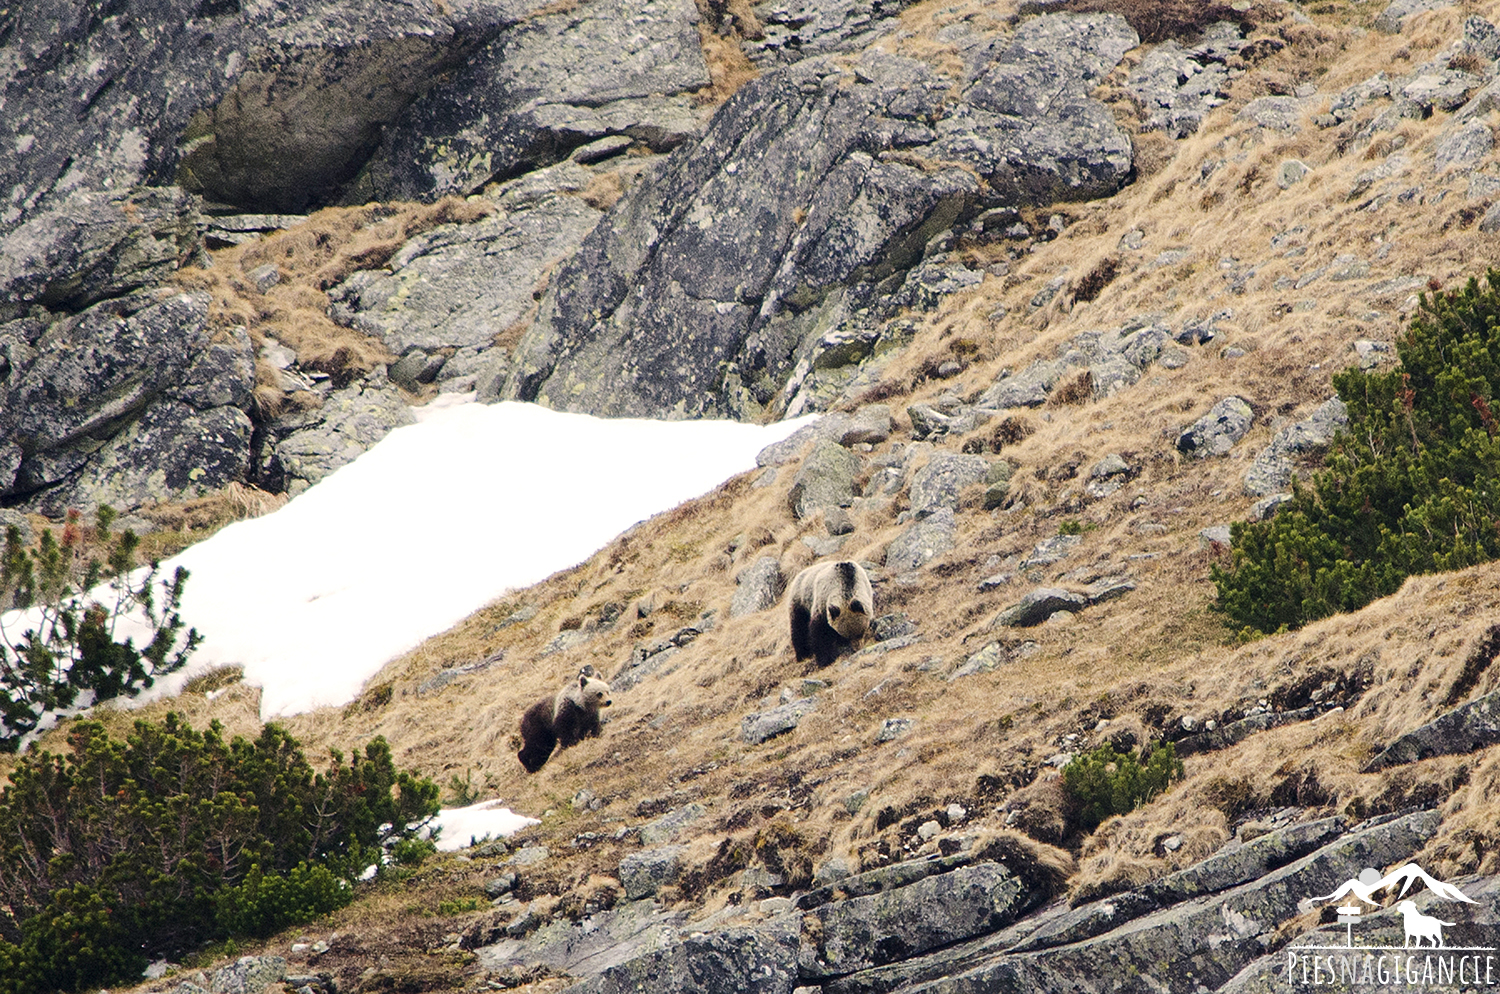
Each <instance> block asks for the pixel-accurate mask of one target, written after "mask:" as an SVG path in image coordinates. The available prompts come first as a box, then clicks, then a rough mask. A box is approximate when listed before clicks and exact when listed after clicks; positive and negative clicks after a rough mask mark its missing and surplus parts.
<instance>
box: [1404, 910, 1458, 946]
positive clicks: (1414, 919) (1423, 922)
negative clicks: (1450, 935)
mask: <svg viewBox="0 0 1500 994" xmlns="http://www.w3.org/2000/svg"><path fill="white" fill-rule="evenodd" d="M1396 910H1397V911H1399V912H1401V923H1402V924H1403V925H1405V926H1406V947H1407V948H1408V949H1410V948H1411V940H1412V939H1416V940H1417V945H1418V946H1420V945H1422V940H1423V939H1431V940H1432V946H1433V948H1434V949H1441V948H1443V926H1445V925H1452V924H1453V922H1445V921H1440V920H1438V919H1436V918H1434V917H1432V916H1431V915H1424V914H1422V913H1421V912H1420V911H1418V910H1417V906H1416V904H1415V902H1412V901H1402V902H1401V903H1400V904H1398V905H1396Z"/></svg>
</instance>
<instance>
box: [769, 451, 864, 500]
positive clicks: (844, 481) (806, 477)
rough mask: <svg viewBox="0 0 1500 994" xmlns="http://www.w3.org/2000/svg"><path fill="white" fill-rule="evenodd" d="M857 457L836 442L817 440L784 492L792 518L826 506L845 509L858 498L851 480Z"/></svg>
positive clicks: (855, 472) (856, 472) (858, 467)
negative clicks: (790, 484) (790, 485)
mask: <svg viewBox="0 0 1500 994" xmlns="http://www.w3.org/2000/svg"><path fill="white" fill-rule="evenodd" d="M859 471H860V462H859V457H858V456H856V455H855V454H854V453H852V452H850V451H849V450H848V449H846V448H844V447H843V446H841V445H839V444H838V443H837V442H833V441H829V440H828V439H819V440H818V441H817V442H815V443H814V444H813V448H812V451H811V452H809V453H808V454H807V457H806V458H805V459H803V460H802V465H801V466H800V467H799V468H798V470H797V475H796V476H795V477H793V478H792V488H791V490H790V491H789V492H788V493H787V502H788V503H789V504H790V505H791V510H792V515H793V516H794V517H796V518H806V517H808V516H810V515H812V514H813V513H814V512H816V511H821V510H824V509H826V508H830V507H848V506H849V505H850V504H852V503H853V502H854V498H855V497H857V496H858V495H859V492H858V490H857V489H856V488H855V483H854V478H855V476H857V475H858V474H859Z"/></svg>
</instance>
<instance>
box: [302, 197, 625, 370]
mask: <svg viewBox="0 0 1500 994" xmlns="http://www.w3.org/2000/svg"><path fill="white" fill-rule="evenodd" d="M600 216H601V215H600V213H599V212H598V211H597V210H594V209H593V208H592V207H589V206H588V205H587V204H585V203H584V202H583V201H582V200H579V199H578V198H577V197H569V196H554V197H547V198H545V199H544V200H542V201H541V202H539V203H536V204H531V205H527V206H526V207H524V208H522V209H519V210H513V211H507V210H499V211H497V212H496V213H494V214H492V215H490V216H489V217H487V218H484V219H482V220H480V221H476V222H475V223H473V224H445V225H442V226H441V227H438V228H435V229H433V230H432V231H429V232H427V233H426V234H423V235H419V236H417V237H416V238H413V239H412V240H411V241H409V242H407V243H406V244H405V245H404V246H402V247H401V250H400V251H399V252H397V253H396V254H395V255H394V256H393V257H392V258H391V260H390V262H389V263H387V264H386V266H385V267H384V268H383V269H365V270H361V271H359V272H357V273H355V274H354V275H353V276H351V277H350V278H349V279H347V280H345V281H344V282H343V283H342V284H340V285H339V286H337V287H335V288H334V289H333V290H332V291H330V293H329V297H330V298H331V300H332V301H333V315H334V317H335V318H336V319H337V320H339V321H340V322H341V323H344V324H347V325H350V326H352V327H354V328H357V329H359V330H360V331H363V332H365V333H366V334H370V335H374V336H375V337H377V338H379V339H381V340H382V341H384V342H385V345H386V347H387V348H388V349H390V350H391V351H392V352H394V353H395V354H397V355H401V354H403V353H405V352H407V351H408V350H410V349H413V348H420V349H426V350H432V349H442V348H445V347H447V348H457V349H462V348H470V349H481V350H482V349H483V348H484V347H487V346H489V345H490V343H491V342H492V341H493V340H494V338H495V336H496V335H498V334H499V333H500V332H502V331H505V330H506V329H507V328H509V327H511V326H512V325H514V324H515V323H516V322H518V321H520V320H521V319H522V318H524V317H525V316H526V313H527V311H528V310H529V309H530V308H532V307H534V306H535V304H536V300H535V298H534V297H533V296H532V294H533V292H534V291H535V289H536V286H537V284H538V283H539V282H540V281H541V280H542V278H543V275H544V273H545V271H546V268H547V267H548V266H550V265H553V264H555V263H556V262H557V260H558V259H560V258H562V257H564V256H566V255H567V254H568V253H570V252H571V251H573V249H574V248H576V247H577V245H578V243H579V242H580V241H582V240H583V237H584V236H585V235H586V234H588V232H589V231H591V230H592V229H593V227H594V225H595V224H596V223H598V221H599V218H600Z"/></svg>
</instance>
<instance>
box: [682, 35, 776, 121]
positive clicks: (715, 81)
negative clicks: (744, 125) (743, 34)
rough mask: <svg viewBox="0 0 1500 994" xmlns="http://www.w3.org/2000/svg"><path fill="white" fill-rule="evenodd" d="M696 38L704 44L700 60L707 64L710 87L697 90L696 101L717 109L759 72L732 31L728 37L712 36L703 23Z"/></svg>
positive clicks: (737, 36) (738, 37) (738, 36)
mask: <svg viewBox="0 0 1500 994" xmlns="http://www.w3.org/2000/svg"><path fill="white" fill-rule="evenodd" d="M698 37H699V39H700V41H701V42H702V45H703V59H704V61H705V62H707V63H708V78H709V81H710V82H709V85H708V86H706V87H704V88H703V89H701V90H699V91H698V93H697V94H696V97H695V99H696V100H697V102H698V103H699V104H701V105H704V106H709V107H717V106H718V105H719V104H722V103H723V102H724V101H726V100H728V99H729V98H730V97H732V96H734V95H735V94H736V93H738V92H739V90H740V87H742V86H744V85H745V84H746V83H748V82H750V81H751V80H752V79H755V78H756V77H757V76H759V75H760V70H759V69H756V68H755V65H754V64H753V63H752V62H751V61H750V59H749V57H747V56H746V55H745V50H744V49H743V48H741V47H740V35H739V34H738V33H736V32H731V33H730V35H729V37H727V38H726V37H724V36H722V35H719V34H716V33H714V31H713V30H712V29H711V28H709V26H708V25H707V24H705V23H703V22H699V24H698Z"/></svg>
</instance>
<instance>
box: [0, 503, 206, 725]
mask: <svg viewBox="0 0 1500 994" xmlns="http://www.w3.org/2000/svg"><path fill="white" fill-rule="evenodd" d="M114 518H115V512H114V511H113V509H111V508H110V507H108V506H107V505H106V506H103V507H100V508H99V510H98V513H97V516H96V518H95V521H94V524H93V525H92V526H87V525H85V524H83V522H82V519H81V515H80V514H79V512H78V511H77V510H70V511H69V512H68V515H67V518H66V520H65V522H64V525H63V532H62V539H61V540H60V541H59V540H58V539H56V538H54V537H53V535H52V531H51V529H47V530H45V531H43V532H42V534H41V539H40V540H39V542H38V544H37V548H35V549H27V548H26V547H25V546H23V545H22V543H21V533H20V530H19V529H17V528H15V527H14V526H12V527H10V528H8V529H6V536H5V551H4V554H3V556H0V610H9V609H12V608H15V609H21V610H28V609H29V610H30V611H31V612H32V613H31V614H30V615H29V616H27V620H26V622H25V623H26V624H28V625H29V626H30V627H27V628H26V629H25V630H24V631H22V632H21V634H20V637H19V638H17V639H15V640H14V641H13V640H12V639H11V638H10V636H9V635H8V634H6V632H5V630H4V629H3V628H0V750H3V751H6V752H14V751H15V749H16V747H17V746H18V745H19V744H20V742H21V741H22V739H23V738H24V737H25V735H26V734H27V733H28V732H32V731H35V730H36V728H37V726H38V725H39V724H40V722H41V721H42V720H43V717H44V716H45V715H46V714H47V713H48V712H51V711H58V710H62V709H66V708H71V707H74V706H75V705H84V706H86V705H88V704H91V703H93V702H95V701H103V700H109V699H110V698H114V697H120V696H122V695H125V696H131V697H133V696H135V695H136V694H137V693H139V692H140V691H141V690H143V689H145V688H147V687H150V686H151V685H152V684H153V683H154V682H155V680H156V678H157V677H159V676H165V675H166V674H168V673H172V672H174V671H176V670H179V669H181V668H182V666H183V664H184V663H186V662H187V658H188V656H189V655H191V654H192V652H193V650H194V649H196V648H197V647H198V645H199V643H200V642H201V641H202V639H201V637H200V636H199V635H198V632H197V631H196V630H195V629H188V631H187V632H186V634H185V635H184V633H183V631H182V628H183V622H182V618H181V617H180V616H179V614H178V607H179V605H180V604H181V602H182V590H183V586H184V585H185V584H186V583H187V578H188V572H187V570H185V569H182V568H181V567H179V568H178V569H177V570H176V572H175V573H174V574H173V575H172V578H171V579H170V580H165V579H164V580H162V581H161V583H160V593H161V602H160V604H158V603H157V600H156V593H155V588H156V587H157V585H158V584H157V574H158V573H159V571H160V566H159V564H157V563H152V564H151V565H150V566H149V567H147V568H145V569H143V570H141V571H139V572H137V571H136V552H137V549H138V547H139V544H140V543H139V540H138V539H137V538H136V536H135V533H133V532H130V531H123V532H120V533H118V534H112V533H111V532H110V526H111V525H112V524H113V523H114ZM101 584H103V586H101ZM97 597H102V598H103V599H102V600H100V599H96V598H97ZM131 614H137V615H138V616H140V617H143V618H145V619H146V621H147V622H148V623H149V625H150V628H151V631H152V637H151V641H150V642H149V643H148V644H147V645H146V646H145V647H144V648H142V649H137V648H136V647H135V645H134V644H133V643H132V641H131V639H129V638H125V639H123V640H121V639H117V638H116V629H117V627H118V625H119V622H120V619H121V618H123V617H125V616H127V615H131ZM179 638H181V640H182V641H181V644H180V645H179V642H178V640H179Z"/></svg>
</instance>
